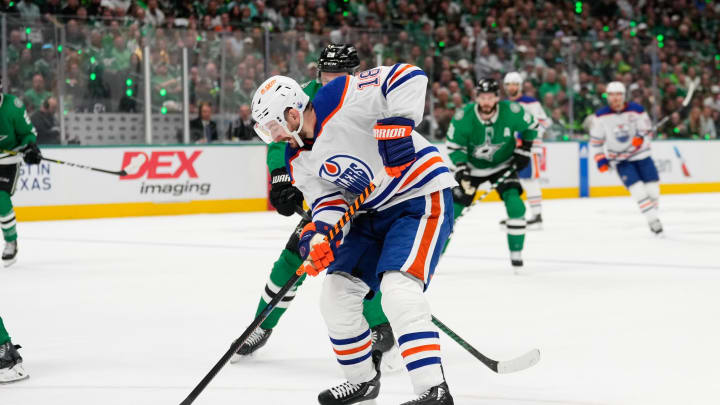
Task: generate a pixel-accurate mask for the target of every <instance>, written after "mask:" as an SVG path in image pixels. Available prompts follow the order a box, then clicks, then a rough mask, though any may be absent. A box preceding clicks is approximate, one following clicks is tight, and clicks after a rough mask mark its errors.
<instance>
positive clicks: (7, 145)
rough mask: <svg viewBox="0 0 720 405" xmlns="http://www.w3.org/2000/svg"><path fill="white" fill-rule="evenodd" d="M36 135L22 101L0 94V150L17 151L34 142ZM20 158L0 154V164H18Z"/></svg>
mask: <svg viewBox="0 0 720 405" xmlns="http://www.w3.org/2000/svg"><path fill="white" fill-rule="evenodd" d="M36 139H37V133H36V132H35V127H33V125H32V123H31V122H30V117H29V116H28V114H27V111H25V106H24V105H23V102H22V100H20V99H19V98H17V97H15V96H13V95H10V94H4V93H0V149H5V150H18V149H20V148H21V147H24V146H25V145H27V144H28V143H31V142H35V141H36ZM20 160H21V157H20V156H12V155H8V154H5V153H0V164H10V163H15V162H19V161H20Z"/></svg>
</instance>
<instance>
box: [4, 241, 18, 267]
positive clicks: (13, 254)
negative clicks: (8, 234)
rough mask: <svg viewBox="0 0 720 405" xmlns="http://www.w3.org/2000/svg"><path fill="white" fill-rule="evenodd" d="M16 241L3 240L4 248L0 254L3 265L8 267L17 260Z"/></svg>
mask: <svg viewBox="0 0 720 405" xmlns="http://www.w3.org/2000/svg"><path fill="white" fill-rule="evenodd" d="M17 252H18V248H17V241H16V240H14V241H12V242H5V249H4V250H3V254H2V261H3V266H5V267H10V266H12V264H13V263H15V261H16V260H17Z"/></svg>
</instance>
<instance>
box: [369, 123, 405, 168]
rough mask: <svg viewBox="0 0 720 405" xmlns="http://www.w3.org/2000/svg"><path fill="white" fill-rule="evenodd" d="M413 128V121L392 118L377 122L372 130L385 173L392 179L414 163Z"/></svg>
mask: <svg viewBox="0 0 720 405" xmlns="http://www.w3.org/2000/svg"><path fill="white" fill-rule="evenodd" d="M414 127H415V123H414V122H413V120H410V119H407V118H402V117H392V118H385V119H381V120H378V122H377V124H376V125H375V128H374V129H373V132H374V134H375V139H377V141H378V151H379V152H380V157H382V161H383V165H384V166H385V171H386V172H387V174H389V175H390V176H392V177H400V176H402V173H403V171H404V170H405V169H407V168H408V167H409V166H410V165H412V163H413V162H414V161H415V145H413V141H412V130H413V128H414Z"/></svg>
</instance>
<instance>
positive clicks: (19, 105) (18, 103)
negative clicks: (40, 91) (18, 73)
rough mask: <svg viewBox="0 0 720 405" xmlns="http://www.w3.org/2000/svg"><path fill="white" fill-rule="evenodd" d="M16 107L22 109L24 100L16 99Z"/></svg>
mask: <svg viewBox="0 0 720 405" xmlns="http://www.w3.org/2000/svg"><path fill="white" fill-rule="evenodd" d="M15 107H17V108H22V107H23V102H22V100H20V99H19V98H17V97H15Z"/></svg>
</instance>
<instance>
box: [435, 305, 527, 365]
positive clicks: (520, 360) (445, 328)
mask: <svg viewBox="0 0 720 405" xmlns="http://www.w3.org/2000/svg"><path fill="white" fill-rule="evenodd" d="M432 322H433V323H434V324H435V326H437V327H438V328H439V329H440V330H441V331H443V332H445V334H446V335H448V336H450V338H451V339H452V340H454V341H455V342H457V343H458V344H459V345H460V346H462V348H463V349H465V350H467V351H468V352H469V353H470V354H472V355H473V356H475V358H476V359H478V360H480V361H481V362H482V363H483V364H484V365H486V366H487V367H488V368H489V369H490V370H492V371H494V372H496V373H498V374H508V373H514V372H517V371H522V370H525V369H527V368H530V367H532V366H534V365H535V364H537V363H538V362H539V361H540V350H539V349H532V350H530V351H529V352H527V353H525V354H523V355H522V356H519V357H516V358H514V359H510V360H505V361H497V360H493V359H491V358H489V357H487V356H485V355H484V354H482V353H480V352H479V351H477V349H475V348H474V347H472V345H471V344H470V343H468V342H467V341H465V339H463V338H461V337H460V336H458V335H457V334H456V333H455V332H453V330H452V329H450V328H449V327H448V326H447V325H445V324H444V323H442V322H440V320H439V319H437V318H436V317H435V315H433V316H432Z"/></svg>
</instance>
